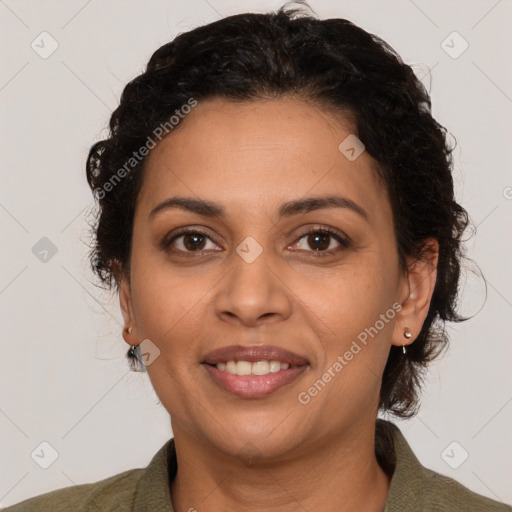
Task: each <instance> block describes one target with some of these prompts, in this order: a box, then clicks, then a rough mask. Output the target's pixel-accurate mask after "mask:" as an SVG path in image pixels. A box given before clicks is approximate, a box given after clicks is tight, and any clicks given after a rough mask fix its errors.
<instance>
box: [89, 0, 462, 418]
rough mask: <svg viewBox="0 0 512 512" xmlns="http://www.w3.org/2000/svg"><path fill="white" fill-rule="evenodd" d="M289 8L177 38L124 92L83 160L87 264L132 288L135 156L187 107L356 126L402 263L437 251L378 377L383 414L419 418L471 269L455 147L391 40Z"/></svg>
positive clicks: (140, 163) (140, 164)
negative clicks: (424, 300) (274, 110)
mask: <svg viewBox="0 0 512 512" xmlns="http://www.w3.org/2000/svg"><path fill="white" fill-rule="evenodd" d="M291 4H292V5H290V3H287V4H285V5H284V6H283V7H281V8H280V9H279V10H278V11H277V12H271V13H268V14H255V13H247V14H240V15H235V16H230V17H227V18H224V19H221V20H219V21H216V22H214V23H210V24H208V25H205V26H201V27H198V28H196V29H194V30H191V31H189V32H185V33H182V34H179V35H178V36H177V37H176V38H175V39H174V40H173V41H171V42H169V43H167V44H164V45H163V46H162V47H161V48H159V49H158V50H157V51H155V53H154V54H153V55H152V57H151V58H150V60H149V63H148V65H147V69H146V70H145V71H144V72H143V73H142V74H140V75H139V76H137V77H136V78H134V79H133V80H131V81H130V82H129V83H128V84H127V85H126V87H125V88H124V91H123V93H122V96H121V101H120V104H119V106H118V107H117V109H116V110H115V111H114V112H113V114H112V116H111V119H110V133H109V137H108V138H106V139H105V140H100V141H99V142H97V143H95V144H94V145H93V146H92V147H91V149H90V152H89V155H88V159H87V180H88V183H89V185H90V187H91V189H92V191H93V194H94V196H95V199H96V200H97V202H98V210H97V215H96V217H95V222H94V225H92V226H91V228H92V230H93V246H92V249H91V254H90V257H91V265H92V268H93V270H94V272H95V273H96V274H97V276H98V277H99V279H100V281H101V283H102V284H103V285H107V287H109V288H112V284H113V283H114V284H115V286H116V289H117V290H119V285H118V282H117V276H116V274H115V272H114V267H113V264H114V263H116V264H117V265H118V266H119V268H120V269H121V271H122V275H124V276H125V277H127V278H128V279H129V270H130V252H131V239H132V229H133V217H134V211H135V204H136V200H137V196H138V192H139V190H140V188H141V184H142V180H143V176H144V162H145V158H144V157H141V156H140V155H141V154H142V155H144V154H147V150H146V151H143V148H144V147H146V148H148V147H149V143H150V142H153V144H154V143H155V141H154V139H155V137H156V134H160V132H159V131H158V130H159V128H158V127H160V126H167V128H168V129H167V130H166V133H171V131H172V129H174V127H173V126H170V125H172V123H173V122H169V120H170V119H172V118H175V119H176V120H177V121H174V122H177V126H176V128H178V127H179V125H181V119H182V118H183V115H180V113H181V112H186V110H185V108H184V106H186V105H191V104H192V103H191V99H192V101H196V102H200V101H202V100H206V99H208V98H214V97H218V98H223V99H225V100H228V101H235V102H236V101H251V100H258V99H273V98H279V97H282V96H284V95H288V96H289V95H293V96H295V97H299V98H303V99H305V100H308V101H313V102H316V103H317V104H318V105H320V106H322V107H323V108H324V109H327V110H329V111H331V112H334V113H336V112H339V113H343V114H344V115H345V116H346V115H349V116H350V118H351V119H352V120H353V122H354V125H355V128H356V130H357V132H356V133H357V136H358V137H359V139H360V140H361V141H362V142H363V144H364V145H365V147H366V151H368V153H369V154H370V155H371V156H372V157H373V158H374V160H375V161H376V162H377V164H378V167H377V169H376V172H377V175H378V176H379V178H380V179H381V181H382V182H383V184H384V185H385V187H386V190H387V192H388V195H389V201H390V204H391V207H392V212H393V221H394V230H395V234H396V240H397V251H398V255H399V261H400V267H401V269H402V270H403V271H404V272H405V271H406V264H405V261H406V257H408V256H409V257H413V258H417V259H422V258H424V257H425V255H426V251H427V250H428V247H427V246H426V244H425V240H426V239H427V238H429V237H433V238H435V239H436V240H437V241H438V243H439V257H438V267H437V281H436V285H435V289H434V292H433V296H432V300H431V304H430V309H429V311H428V315H427V317H426V320H425V322H424V324H423V327H422V330H421V332H420V333H419V335H418V337H417V339H416V340H415V342H414V343H413V344H412V345H410V346H409V347H408V351H407V354H406V355H402V352H401V350H402V349H401V347H396V346H392V347H391V350H390V354H389V357H388V361H387V364H386V367H385V370H384V374H383V377H382V387H381V392H380V400H379V409H380V410H382V411H387V412H390V413H392V414H394V415H396V416H399V417H411V416H414V415H415V414H417V412H418V409H419V391H420V386H421V383H422V381H423V377H424V373H425V370H426V367H427V363H429V362H430V361H432V360H433V359H434V358H436V357H437V356H438V355H439V354H440V353H441V352H442V349H443V348H445V347H446V345H447V341H448V336H447V333H446V330H445V321H447V320H448V321H454V322H460V321H463V320H467V318H463V317H461V316H460V315H459V313H458V312H457V311H456V308H455V306H456V304H457V298H458V291H459V277H460V272H461V262H462V259H463V258H465V254H464V250H463V248H462V246H461V242H462V240H461V237H462V235H463V233H464V231H465V229H466V228H467V226H468V224H469V220H468V214H467V212H466V210H465V209H464V208H463V207H462V206H460V205H459V204H458V203H457V202H456V200H455V197H454V188H453V180H452V174H451V171H452V165H453V164H452V157H451V154H452V151H453V149H454V148H453V147H450V145H449V144H448V142H447V131H446V129H445V128H444V127H443V126H441V125H440V124H439V123H438V122H436V121H435V120H434V119H433V117H432V115H431V102H430V96H429V94H428V92H427V90H426V89H425V87H424V86H423V84H422V83H421V81H420V80H418V79H417V78H416V76H415V74H414V72H413V70H412V69H411V67H410V66H408V65H406V64H404V63H403V61H402V60H401V58H400V56H399V55H398V54H397V53H396V52H395V51H394V50H393V49H392V48H391V47H390V46H389V45H388V44H387V43H386V42H385V41H383V40H382V39H380V38H379V37H377V36H375V35H373V34H370V33H368V32H366V31H364V30H363V29H361V28H359V27H357V26H356V25H354V24H353V23H351V22H350V21H348V20H345V19H326V20H320V19H318V17H317V16H316V15H315V14H314V13H313V12H312V11H311V9H310V8H309V6H308V5H307V4H306V3H305V2H300V1H299V2H292V3H291ZM293 4H295V5H293ZM303 7H305V8H306V9H309V12H306V10H305V9H303ZM189 109H190V107H189ZM185 122H186V121H185ZM160 131H161V130H160ZM156 138H158V139H160V138H161V136H158V137H156ZM127 162H129V165H128V166H127ZM129 355H130V357H137V356H134V355H133V354H129Z"/></svg>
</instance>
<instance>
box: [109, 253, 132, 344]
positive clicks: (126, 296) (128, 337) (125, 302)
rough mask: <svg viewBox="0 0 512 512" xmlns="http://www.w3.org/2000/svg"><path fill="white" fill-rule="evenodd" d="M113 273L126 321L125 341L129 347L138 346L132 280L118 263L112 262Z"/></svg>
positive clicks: (124, 329)
mask: <svg viewBox="0 0 512 512" xmlns="http://www.w3.org/2000/svg"><path fill="white" fill-rule="evenodd" d="M112 271H113V273H114V276H115V279H116V282H117V285H118V287H119V305H120V307H121V313H122V315H123V320H124V328H123V339H124V341H126V343H128V345H137V342H138V338H137V327H136V325H135V315H134V314H133V307H132V293H131V285H130V280H129V279H128V276H126V275H125V273H124V272H123V271H122V270H121V265H120V263H119V262H118V261H114V262H112ZM130 327H131V328H132V329H131V332H128V329H129V328H130Z"/></svg>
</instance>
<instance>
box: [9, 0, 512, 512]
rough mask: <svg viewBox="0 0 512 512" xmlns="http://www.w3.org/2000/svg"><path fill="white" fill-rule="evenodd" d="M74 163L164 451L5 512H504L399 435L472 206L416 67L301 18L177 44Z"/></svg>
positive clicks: (231, 22)
mask: <svg viewBox="0 0 512 512" xmlns="http://www.w3.org/2000/svg"><path fill="white" fill-rule="evenodd" d="M110 128H111V133H110V136H109V137H108V138H107V139H105V140H102V141H100V142H98V143H96V144H95V145H94V146H93V147H92V148H91V150H90V153H89V158H88V161H87V178H88V183H89V185H90V186H91V189H92V191H93V193H94V195H95V198H96V199H97V200H98V203H99V210H98V222H97V225H96V226H95V245H94V247H93V250H92V253H91V258H92V265H93V269H94V270H95V271H96V272H97V275H98V276H99V278H100V279H101V280H102V281H103V283H105V284H106V285H109V286H112V287H114V288H115V289H116V291H117V292H118V293H119V300H120V307H121V311H122V314H123V317H124V322H125V329H124V331H123V337H124V340H125V341H126V342H127V343H128V344H129V345H130V349H129V352H128V356H129V358H130V360H131V363H132V367H133V368H134V369H139V370H145V371H147V372H148V375H149V377H150V380H151V383H152V385H153V387H154V389H155V391H156V393H157V395H158V397H159V398H160V401H161V403H162V404H163V405H164V406H165V408H166V409H167V411H168V412H169V414H170V418H171V424H172V431H173V436H174V437H173V439H171V440H169V441H168V442H167V443H166V444H165V445H164V446H163V447H162V448H161V450H159V452H158V453H157V454H156V455H155V457H154V458H153V460H152V461H151V463H150V464H149V465H148V467H147V468H144V469H133V470H128V471H126V472H124V473H121V474H119V475H115V476H112V477H110V478H107V479H105V480H102V481H100V482H96V483H92V484H83V485H79V486H75V487H69V488H66V489H60V490H57V491H53V492H51V493H47V494H44V495H41V496H38V497H35V498H32V499H29V500H26V501H24V502H22V503H20V504H18V505H15V506H13V507H10V508H8V509H7V510H8V511H12V512H21V511H29V510H38V511H43V510H48V511H50V510H51V511H61V510H62V511H64V510H66V511H68V510H74V511H77V510H83V511H85V510H88V511H89V510H91V511H95V510H97V511H100V510H101V511H107V510H133V511H142V510H148V511H149V510H151V511H153V512H156V511H172V510H174V511H176V512H182V511H194V510H197V511H214V512H216V511H225V510H237V511H263V510H272V511H281V510H283V511H284V510H287V511H289V510H325V511H363V510H364V511H369V512H382V511H385V512H394V511H404V510H413V511H415V512H416V511H427V510H428V511H430V510H436V511H440V510H443V511H468V510H471V511H473V510H475V511H477V510H478V511H506V510H512V507H510V506H508V505H505V504H503V503H500V502H498V501H494V500H491V499H489V498H486V497H484V496H480V495H478V494H476V493H474V492H472V491H471V490H469V489H468V488H466V487H464V486H462V485H461V484H459V483H457V482H456V481H455V480H452V479H450V478H448V477H446V476H443V475H441V474H438V473H435V472H433V471H431V470H429V469H427V468H425V467H423V466H422V465H421V464H420V462H419V461H418V459H417V458H416V457H415V455H414V454H413V452H412V451H411V449H410V447H409V445H408V443H407V442H406V440H405V438H404V436H403V435H402V433H401V432H400V430H399V429H398V428H397V427H396V426H395V425H394V424H393V423H391V422H389V421H385V420H382V419H379V418H377V414H378V412H379V411H380V412H383V413H385V412H388V413H391V414H395V415H396V416H397V417H410V416H413V415H414V414H416V412H417V410H418V404H419V392H420V384H421V377H422V375H423V372H424V370H425V369H426V367H427V364H428V363H429V362H430V361H432V360H433V359H434V358H435V357H436V356H438V355H439V354H440V353H441V351H442V350H443V348H445V347H446V343H447V336H446V333H445V331H444V329H443V325H444V321H446V320H448V321H461V320H464V318H462V317H461V316H460V315H459V313H458V312H457V311H456V310H455V303H456V298H457V285H458V281H459V273H460V269H461V264H462V260H463V250H462V246H461V238H462V236H463V233H464V231H465V229H466V227H467V225H468V217H467V213H466V211H465V210H464V209H463V208H462V207H461V206H460V205H459V204H458V203H457V202H456V201H455V198H454V191H453V182H452V176H451V169H452V161H451V148H450V147H448V145H447V142H446V138H445V133H446V131H445V129H444V128H443V127H442V126H440V125H439V124H438V123H437V122H436V121H435V120H434V119H433V118H432V116H431V112H430V98H429V96H428V93H427V92H426V91H425V89H424V87H423V86H422V84H421V83H420V82H419V81H418V80H417V79H416V77H415V75H414V73H413V72H412V70H411V68H410V67H409V66H407V65H405V64H404V63H403V62H402V61H401V59H400V57H399V56H398V55H397V54H396V53H395V52H394V51H393V50H392V49H391V48H390V47H389V46H388V45H387V44H386V43H385V42H383V41H382V40H380V39H379V38H378V37H376V36H373V35H371V34H368V33H367V32H365V31H364V30H362V29H361V28H358V27H357V26H355V25H353V24H352V23H350V22H348V21H346V20H341V19H329V20H318V19H316V18H314V17H311V16H308V15H306V14H304V13H301V12H300V11H298V10H290V9H285V8H283V9H281V10H280V11H279V12H278V13H272V14H267V15H262V14H244V15H237V16H232V17H229V18H225V19H222V20H220V21H218V22H215V23H211V24H209V25H206V26H203V27H199V28H197V29H195V30H192V31H190V32H187V33H184V34H181V35H179V36H178V37H177V38H176V39H175V40H174V41H172V42H170V43H168V44H166V45H164V46H162V47H161V48H160V49H158V50H157V51H156V52H155V53H154V55H153V56H152V57H151V59H150V61H149V63H148V66H147V70H146V71H145V72H144V73H143V74H141V75H140V76H138V77H137V78H135V79H134V80H132V81H131V82H130V83H129V84H128V85H127V86H126V88H125V90H124V92H123V95H122V98H121V102H120V105H119V107H118V108H117V109H116V111H115V112H114V113H113V115H112V118H111V122H110Z"/></svg>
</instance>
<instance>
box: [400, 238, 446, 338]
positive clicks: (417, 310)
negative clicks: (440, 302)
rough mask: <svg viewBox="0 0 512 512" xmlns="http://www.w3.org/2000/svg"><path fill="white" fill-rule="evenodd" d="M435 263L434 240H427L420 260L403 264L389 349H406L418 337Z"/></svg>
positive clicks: (435, 244)
mask: <svg viewBox="0 0 512 512" xmlns="http://www.w3.org/2000/svg"><path fill="white" fill-rule="evenodd" d="M438 259H439V243H438V242H437V240H436V239H435V238H429V239H427V240H426V241H425V253H424V256H423V257H422V259H421V260H410V261H408V262H407V268H408V271H407V275H405V276H404V278H403V283H402V287H401V292H400V304H401V305H402V309H401V310H400V311H399V312H398V314H397V315H396V322H395V327H394V331H393V337H392V344H393V345H396V346H402V345H409V344H410V343H413V342H414V340H415V339H416V338H417V337H418V334H419V333H420V331H421V328H422V327H423V323H424V322H425V318H427V314H428V310H429V308H430V301H431V299H432V295H433V293H434V288H435V285H436V279H437V262H438ZM406 328H407V329H409V331H410V332H411V333H412V337H411V338H409V339H408V338H406V337H405V336H404V330H405V329H406Z"/></svg>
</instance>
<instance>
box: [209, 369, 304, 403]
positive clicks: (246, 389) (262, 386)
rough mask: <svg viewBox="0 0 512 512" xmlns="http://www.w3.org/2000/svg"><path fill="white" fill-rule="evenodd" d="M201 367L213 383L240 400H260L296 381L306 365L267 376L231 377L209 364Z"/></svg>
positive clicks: (231, 375)
mask: <svg viewBox="0 0 512 512" xmlns="http://www.w3.org/2000/svg"><path fill="white" fill-rule="evenodd" d="M203 366H204V367H205V368H206V370H207V371H208V373H209V374H210V376H211V378H212V379H213V381H214V382H215V383H216V384H218V385H219V386H220V387H221V388H223V389H225V390H226V391H229V392H231V393H233V394H234V395H238V396H240V397H242V398H261V397H264V396H267V395H270V394H271V393H274V392H275V391H277V390H278V389H281V388H283V387H284V386H286V385H287V384H289V383H290V382H292V381H294V380H295V379H297V378H298V377H299V376H300V375H301V374H302V373H304V371H305V370H306V368H307V366H308V365H303V366H298V367H296V368H288V369H286V370H279V371H278V372H275V373H268V374H267V375H233V374H232V373H228V372H226V371H223V370H219V369H218V368H217V367H216V366H212V365H210V364H203Z"/></svg>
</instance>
